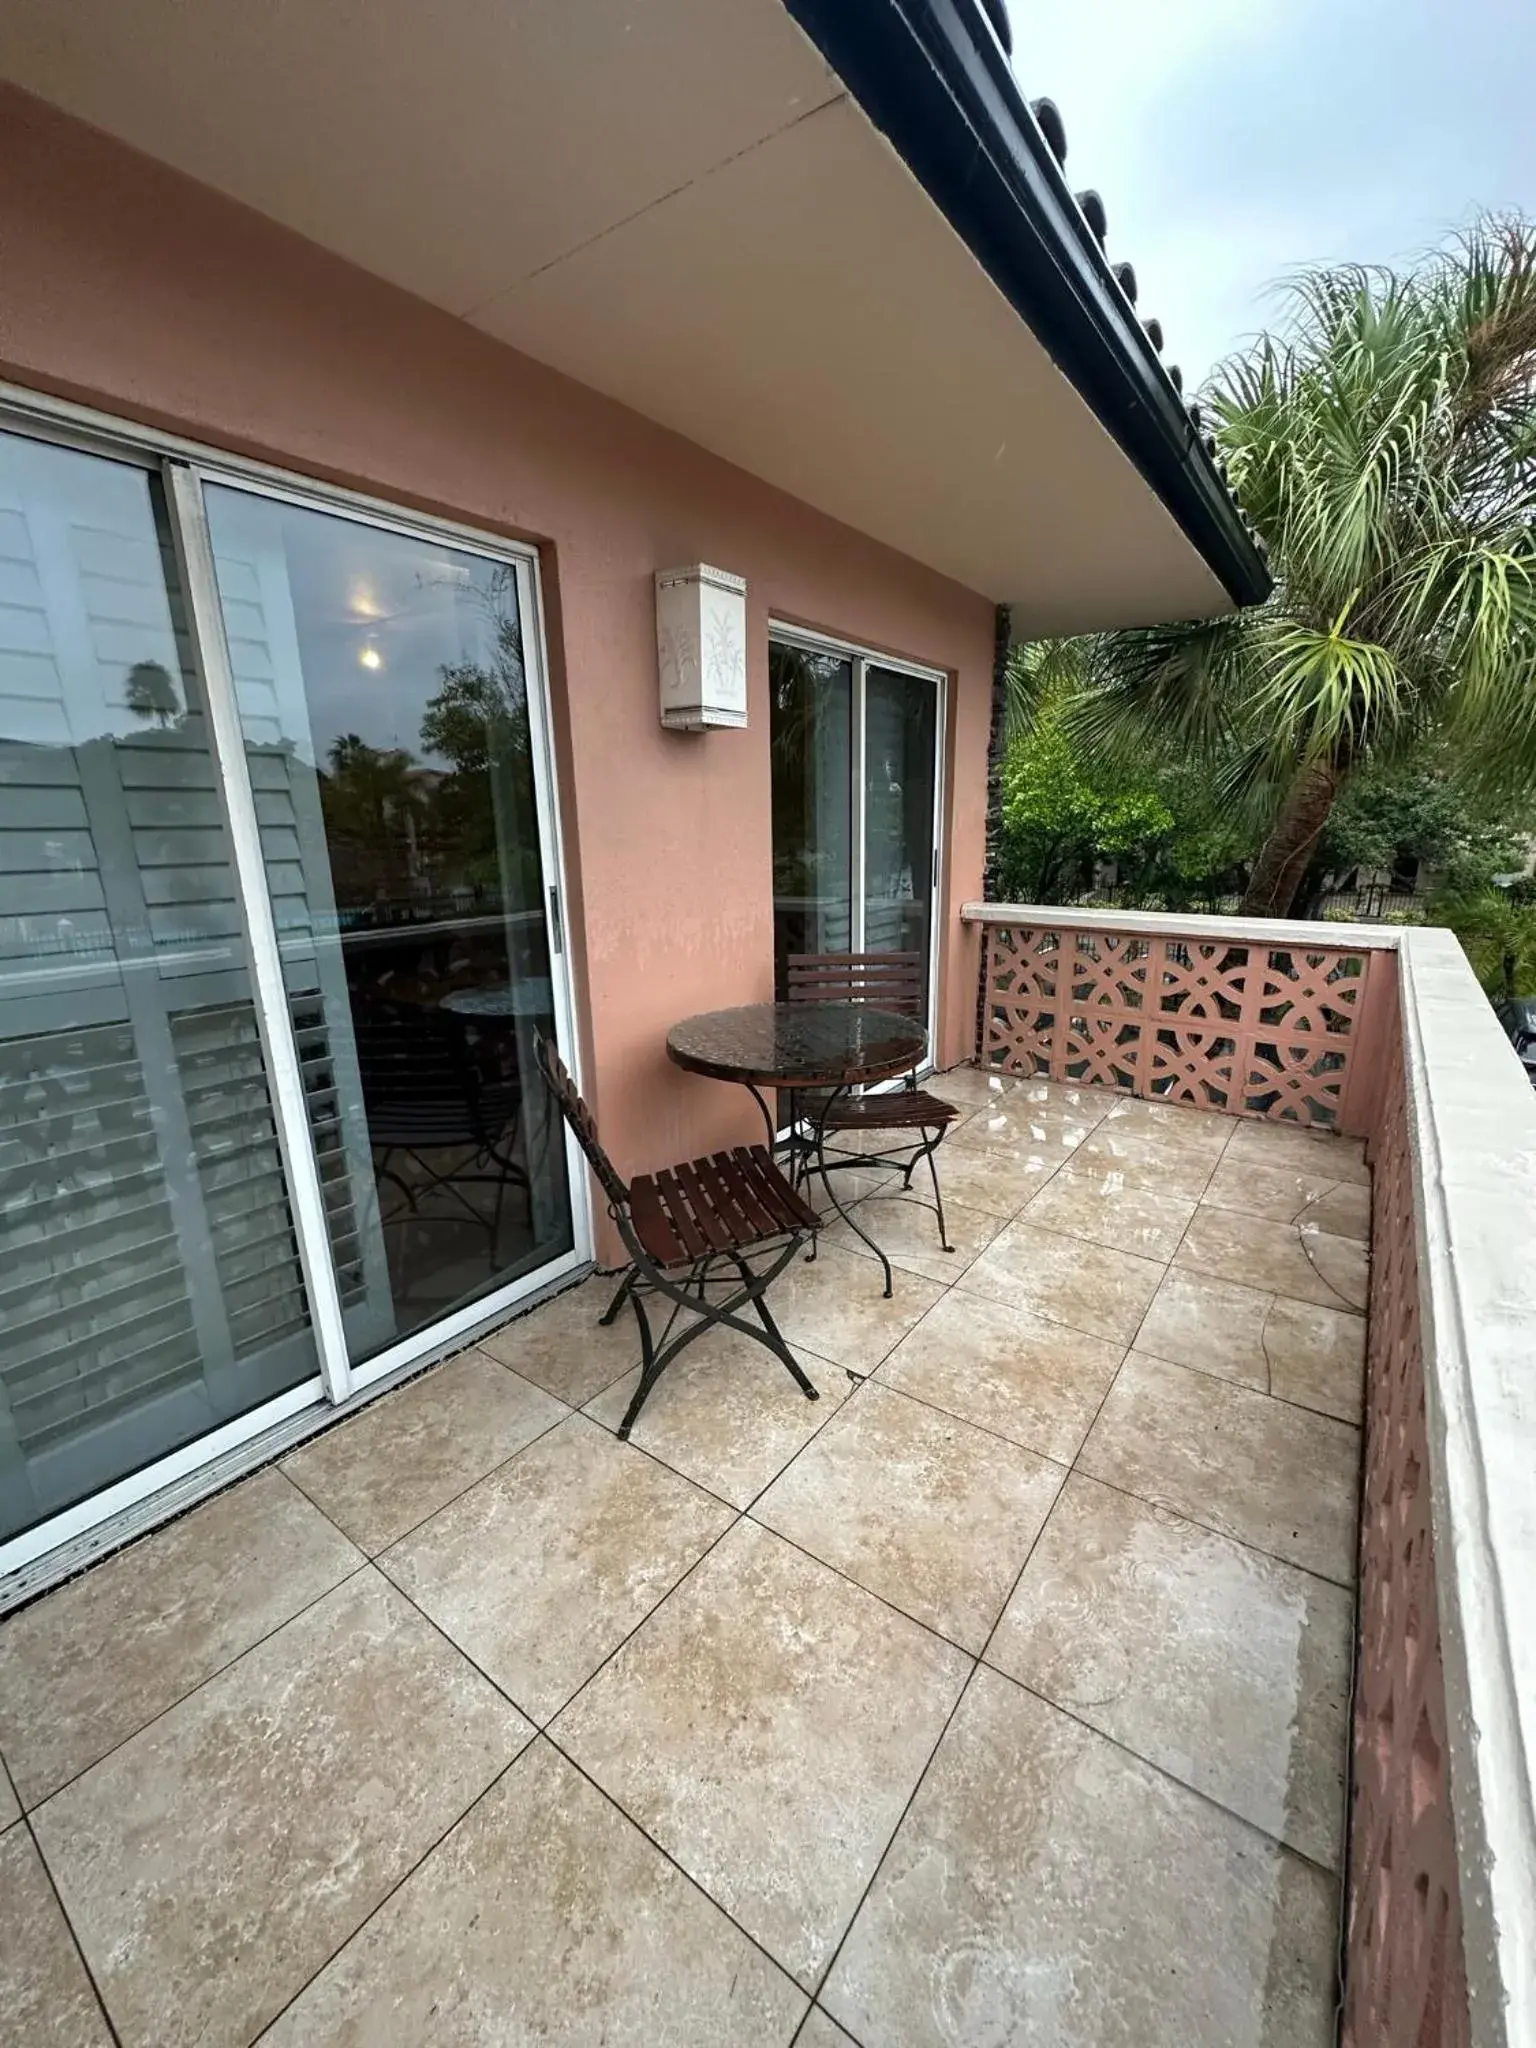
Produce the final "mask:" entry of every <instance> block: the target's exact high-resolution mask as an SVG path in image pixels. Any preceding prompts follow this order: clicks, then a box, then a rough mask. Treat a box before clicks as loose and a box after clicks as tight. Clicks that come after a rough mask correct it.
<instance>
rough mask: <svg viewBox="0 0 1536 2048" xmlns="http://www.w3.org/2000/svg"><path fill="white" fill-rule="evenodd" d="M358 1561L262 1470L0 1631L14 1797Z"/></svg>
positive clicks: (144, 1715)
mask: <svg viewBox="0 0 1536 2048" xmlns="http://www.w3.org/2000/svg"><path fill="white" fill-rule="evenodd" d="M362 1561H363V1560H362V1556H361V1554H360V1553H359V1552H358V1551H357V1550H356V1549H354V1547H353V1546H352V1544H350V1543H349V1542H348V1541H347V1539H346V1538H345V1537H344V1536H343V1535H342V1534H341V1532H340V1530H339V1529H337V1528H335V1527H334V1526H333V1525H332V1524H331V1523H330V1522H329V1521H327V1520H326V1518H325V1516H324V1515H322V1514H321V1513H320V1511H319V1509H318V1508H316V1507H313V1506H312V1505H311V1504H310V1502H309V1501H307V1500H306V1499H305V1498H304V1496H303V1494H302V1493H300V1492H299V1491H298V1489H297V1487H294V1486H290V1485H289V1483H288V1481H287V1480H286V1479H285V1478H284V1477H283V1476H282V1474H281V1473H280V1472H275V1471H266V1472H258V1473H257V1474H256V1476H255V1477H254V1478H252V1479H247V1480H244V1481H242V1483H241V1484H240V1485H239V1486H235V1487H232V1488H231V1489H230V1491H229V1492H228V1493H222V1494H220V1495H218V1497H217V1498H216V1499H214V1500H211V1501H208V1502H207V1503H206V1504H205V1505H204V1506H202V1507H200V1508H197V1509H196V1510H195V1511H194V1512H193V1513H192V1514H190V1515H184V1516H183V1517H182V1518H181V1520H180V1521H177V1522H172V1523H171V1524H170V1525H169V1526H168V1527H167V1528H164V1529H161V1530H158V1531H157V1532H156V1533H155V1534H154V1535H153V1536H148V1537H146V1538H145V1539H144V1541H143V1542H142V1543H136V1544H134V1545H133V1547H132V1548H131V1549H129V1550H124V1551H120V1552H119V1553H118V1555H117V1556H116V1557H112V1558H108V1559H107V1560H106V1561H105V1562H104V1563H102V1564H99V1565H97V1566H96V1568H95V1569H94V1570H93V1571H89V1572H87V1573H86V1574H85V1575H84V1576H83V1577H82V1578H78V1579H75V1580H72V1581H71V1583H70V1584H68V1585H66V1586H61V1587H60V1588H59V1590H58V1592H56V1593H50V1594H49V1596H48V1598H47V1599H46V1600H40V1601H38V1602H37V1604H36V1605H35V1606H32V1607H26V1608H23V1609H22V1611H21V1613H20V1614H17V1615H13V1616H12V1617H11V1619H10V1620H9V1621H7V1622H5V1623H3V1624H0V1755H3V1756H4V1758H5V1760H6V1763H7V1764H8V1765H9V1766H10V1770H11V1775H12V1776H13V1777H14V1779H15V1780H16V1789H17V1791H18V1792H19V1793H20V1794H21V1797H22V1800H23V1801H24V1803H25V1804H26V1805H28V1806H35V1805H36V1804H37V1803H38V1801H39V1800H41V1799H45V1798H46V1797H47V1796H48V1794H49V1793H50V1792H54V1791H57V1790H58V1788H59V1786H60V1785H62V1784H64V1783H66V1782H67V1781H68V1780H69V1779H70V1778H73V1777H74V1776H76V1774H77V1773H78V1772H80V1771H83V1770H84V1769H85V1768H86V1767H87V1766H88V1765H90V1764H93V1763H95V1761H96V1760H97V1758H98V1757H102V1756H105V1755H106V1753H107V1751H108V1750H109V1749H113V1748H115V1747H116V1745H117V1744H118V1743H119V1742H122V1741H125V1740H126V1738H127V1737H128V1736H130V1735H132V1734H133V1733H134V1731H135V1730H136V1729H139V1728H142V1727H143V1726H144V1724H145V1723H146V1722H147V1721H152V1720H153V1719H154V1717H155V1715H156V1714H159V1713H163V1712H164V1710H165V1709H166V1708H167V1707H169V1706H171V1705H173V1704H174V1702H175V1701H177V1700H179V1699H180V1698H181V1697H182V1695H183V1694H185V1693H188V1692H190V1691H191V1690H192V1688H193V1687H194V1686H196V1685H200V1684H201V1683H202V1681H203V1680H204V1679H205V1678H207V1677H209V1676H210V1675H211V1674H212V1673H213V1672H215V1671H217V1670H218V1669H219V1668H220V1667H221V1666H222V1665H225V1664H227V1663H229V1661H230V1660H231V1658H233V1657H238V1656H239V1655H240V1653H241V1651H242V1650H247V1649H249V1648H250V1646H251V1644H252V1643H255V1642H259V1641H260V1640H261V1638H262V1637H263V1636H265V1635H269V1634H270V1633H271V1631H272V1630H273V1629H275V1628H277V1627H278V1626H279V1625H280V1624H281V1623H282V1622H284V1621H286V1620H287V1619H288V1618H289V1616H290V1615H292V1614H296V1613H297V1612H298V1610H299V1609H300V1608H301V1607H304V1606H307V1605H308V1603H309V1602H310V1601H311V1600H316V1599H318V1598H319V1596H320V1595H321V1594H322V1593H324V1592H326V1591H328V1590H329V1588H330V1587H332V1586H334V1585H336V1584H337V1583H338V1582H339V1581H340V1580H341V1579H344V1578H345V1577H346V1575H347V1574H348V1572H351V1571H355V1570H356V1569H357V1568H358V1566H359V1565H361V1563H362Z"/></svg>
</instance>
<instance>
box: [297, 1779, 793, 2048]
mask: <svg viewBox="0 0 1536 2048" xmlns="http://www.w3.org/2000/svg"><path fill="white" fill-rule="evenodd" d="M804 2009H805V1994H804V1993H803V1992H802V1991H800V1990H799V1989H798V1988H797V1987H796V1986H795V1985H794V1984H793V1983H792V1982H791V1981H790V1979H789V1978H788V1977H787V1976H785V1975H784V1974H783V1972H782V1971H780V1970H778V1969H777V1968H775V1966H774V1965H773V1964H772V1963H771V1962H769V1960H768V1959H767V1957H766V1956H764V1955H763V1954H762V1952H761V1951H760V1950H759V1949H756V1948H754V1947H753V1946H752V1944H751V1942H749V1941H748V1940H747V1938H746V1936H745V1935H744V1934H742V1933H741V1932H740V1931H739V1930H738V1929H737V1928H735V1927H733V1926H732V1925H731V1923H730V1921H729V1920H727V1919H726V1917H725V1915H724V1914H723V1913H722V1912H721V1911H720V1909H719V1908H718V1907H717V1906H715V1905H713V1904H712V1903H711V1902H710V1901H709V1900H708V1899H707V1898H706V1897H705V1896H704V1894H703V1893H702V1892H700V1891H698V1890H697V1889H696V1888H695V1887H694V1886H693V1885H691V1884H690V1883H689V1882H688V1880H687V1879H686V1878H685V1877H683V1876H682V1875H681V1874H680V1873H679V1872H678V1871H677V1870H675V1869H674V1868H673V1866H672V1865H671V1864H670V1863H668V1861H667V1859H666V1858H665V1857H664V1856H663V1855H662V1854H661V1852H660V1850H659V1849H657V1848H655V1847H654V1846H653V1845H652V1844H651V1843H650V1842H648V1841H647V1840H646V1839H645V1837H644V1835H642V1834H641V1832H640V1830H639V1829H638V1828H637V1827H635V1826H634V1824H633V1823H632V1822H631V1821H628V1820H626V1819H625V1817H624V1816H623V1814H621V1813H620V1812H619V1810H618V1809H617V1807H615V1806H613V1805H611V1804H610V1803H609V1802H608V1800H606V1799H605V1798H604V1797H603V1795H602V1794H601V1793H600V1792H599V1791H597V1790H596V1788H595V1787H594V1786H592V1785H590V1784H588V1783H587V1781H586V1779H585V1778H583V1777H582V1775H581V1773H580V1772H579V1771H576V1770H573V1769H572V1767H571V1765H570V1764H568V1763H567V1762H566V1761H565V1759H564V1758H563V1757H561V1756H559V1755H558V1754H557V1753H556V1752H555V1751H554V1750H553V1749H552V1748H551V1747H550V1745H549V1744H548V1743H547V1742H544V1741H542V1740H541V1741H537V1742H535V1743H534V1744H532V1745H531V1747H530V1748H529V1749H528V1750H527V1751H525V1753H524V1754H523V1755H522V1756H521V1757H519V1758H518V1760H517V1762H516V1763H515V1764H514V1765H513V1766H512V1768H511V1770H510V1771H508V1772H507V1774H506V1775H505V1777H503V1778H501V1779H500V1780H499V1781H498V1782H497V1783H496V1784H495V1785H493V1786H492V1787H491V1789H490V1791H489V1792H487V1793H486V1795H485V1797H484V1798H483V1799H482V1800H481V1801H480V1803H479V1804H478V1805H477V1806H476V1807H475V1808H474V1810H473V1812H471V1813H470V1814H468V1815H467V1816H466V1817H465V1819H464V1820H462V1821H461V1822H460V1823H459V1825H458V1826H457V1827H456V1828H455V1829H454V1830H453V1832H452V1834H450V1835H449V1836H448V1837H447V1839H446V1840H445V1841H443V1842H441V1843H440V1844H439V1845H438V1847H437V1848H435V1849H434V1850H433V1851H432V1853H431V1855H430V1856H428V1857H427V1859H426V1861H425V1862H424V1863H423V1864H422V1865H421V1867H420V1868H419V1869H418V1870H415V1871H413V1872H412V1873H411V1875H410V1877H408V1878H407V1880H406V1881H405V1883H404V1884H403V1885H402V1886H401V1887H400V1889H399V1891H398V1892H396V1893H395V1895H394V1897H393V1898H392V1899H390V1900H389V1901H388V1902H387V1903H386V1904H385V1905H384V1906H383V1907H382V1908H381V1910H380V1911H379V1912H378V1913H377V1914H376V1915H375V1917H374V1918H373V1919H372V1920H371V1921H369V1923H368V1925H367V1926H366V1927H365V1928H364V1929H363V1930H362V1932H361V1933H359V1934H357V1935H355V1936H354V1937H353V1938H352V1940H351V1941H350V1942H349V1943H348V1944H347V1946H346V1947H345V1948H344V1949H343V1950H342V1951H341V1954H340V1955H339V1956H337V1957H336V1959H335V1961H334V1962H332V1963H330V1964H329V1965H328V1966H327V1967H326V1968H325V1969H324V1970H322V1971H321V1973H320V1975H319V1976H318V1977H317V1978H316V1979H315V1981H314V1982H313V1983H312V1984H311V1985H310V1986H309V1987H308V1989H307V1990H306V1991H304V1992H303V1993H302V1994H301V1995H300V1996H299V1998H298V1999H297V2000H296V2001H295V2003H294V2004H293V2005H292V2006H291V2007H290V2008H289V2010H288V2011H287V2012H286V2013H284V2015H283V2017H282V2018H281V2019H280V2020H279V2021H278V2023H277V2025H276V2026H275V2027H274V2028H273V2029H272V2030H271V2032H270V2033H268V2034H265V2035H263V2037H262V2041H263V2048H421V2044H423V2043H427V2042H432V2043H442V2044H447V2043H449V2042H452V2043H456V2044H461V2048H492V2044H501V2043H507V2044H509V2048H510V2044H512V2043H522V2042H528V2043H532V2042H535V2041H546V2042H556V2041H559V2042H572V2043H576V2042H580V2043H588V2044H591V2048H598V2044H599V2043H612V2044H614V2048H622V2044H626V2043H630V2042H633V2043H637V2044H638V2043H650V2042H655V2043H663V2042H665V2043H670V2044H676V2048H723V2044H725V2043H730V2044H731V2048H782V2044H783V2043H785V2042H787V2041H788V2040H789V2039H790V2037H791V2035H792V2034H793V2032H794V2029H795V2023H796V2021H797V2020H798V2019H799V2017H800V2014H801V2013H802V2012H803V2011H804ZM804 2038H805V2037H804V2035H803V2034H802V2036H801V2039H802V2040H803V2039H804Z"/></svg>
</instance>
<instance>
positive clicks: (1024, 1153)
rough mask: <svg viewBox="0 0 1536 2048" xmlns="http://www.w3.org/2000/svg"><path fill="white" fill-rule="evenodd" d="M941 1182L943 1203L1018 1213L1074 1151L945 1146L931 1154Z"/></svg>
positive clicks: (991, 1212)
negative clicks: (936, 1165)
mask: <svg viewBox="0 0 1536 2048" xmlns="http://www.w3.org/2000/svg"><path fill="white" fill-rule="evenodd" d="M935 1157H936V1160H937V1164H938V1169H939V1185H940V1187H942V1188H943V1190H944V1200H945V1203H946V1205H947V1204H948V1203H950V1202H958V1203H962V1204H964V1206H965V1207H966V1208H968V1209H980V1210H982V1211H983V1212H984V1213H985V1214H986V1215H988V1216H999V1217H1005V1218H1006V1217H1009V1216H1013V1215H1016V1214H1017V1212H1018V1211H1019V1210H1020V1209H1022V1208H1023V1206H1024V1204H1025V1203H1026V1202H1027V1201H1028V1200H1029V1199H1030V1197H1031V1195H1035V1194H1038V1193H1039V1191H1040V1189H1041V1188H1043V1187H1044V1185H1045V1183H1046V1182H1047V1181H1048V1180H1049V1179H1050V1177H1051V1175H1052V1174H1053V1173H1054V1172H1055V1171H1056V1170H1057V1168H1058V1167H1059V1166H1061V1165H1062V1163H1063V1162H1064V1161H1065V1160H1067V1159H1072V1158H1075V1157H1076V1153H1075V1152H1073V1151H1071V1150H1070V1149H1067V1148H1065V1147H1062V1146H1049V1145H1033V1144H1032V1145H1020V1146H1019V1147H1018V1148H1017V1149H1013V1150H1010V1149H1006V1148H1004V1147H1003V1146H1000V1145H971V1146H966V1145H951V1144H947V1143H946V1144H943V1145H941V1146H940V1147H939V1150H938V1152H937V1154H936V1155H935Z"/></svg>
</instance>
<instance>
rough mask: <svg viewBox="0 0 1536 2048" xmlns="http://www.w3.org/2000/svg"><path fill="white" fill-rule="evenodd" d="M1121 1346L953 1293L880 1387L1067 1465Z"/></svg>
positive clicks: (891, 1364) (906, 1342)
mask: <svg viewBox="0 0 1536 2048" xmlns="http://www.w3.org/2000/svg"><path fill="white" fill-rule="evenodd" d="M1124 1355H1125V1346H1124V1345H1123V1344H1115V1343H1110V1342H1108V1341H1106V1340H1105V1339H1104V1338H1102V1337H1090V1336H1087V1335H1085V1334H1084V1333H1083V1332H1082V1331H1081V1330H1071V1329H1068V1328H1067V1326H1066V1325H1065V1324H1064V1323H1053V1322H1050V1321H1048V1320H1047V1318H1046V1317H1044V1316H1037V1315H1033V1314H1031V1313H1030V1311H1029V1310H1028V1309H1020V1308H1009V1307H1008V1306H1007V1305H1006V1304H1005V1303H1003V1302H997V1301H988V1300H987V1299H986V1298H985V1297H984V1296H982V1295H979V1294H970V1293H967V1292H965V1291H964V1290H963V1289H961V1288H958V1287H957V1288H955V1289H954V1290H953V1292H951V1293H950V1294H947V1295H946V1296H945V1297H944V1299H943V1300H942V1301H941V1302H939V1303H938V1304H937V1305H936V1306H935V1307H934V1308H932V1309H930V1310H929V1312H928V1314H927V1315H926V1316H924V1318H923V1320H922V1321H921V1322H920V1323H919V1324H918V1326H917V1328H916V1329H915V1330H914V1331H913V1332H912V1334H911V1335H910V1336H909V1337H904V1338H903V1339H902V1341H901V1343H900V1344H898V1345H897V1347H896V1349H895V1350H894V1351H893V1352H892V1353H891V1355H890V1357H889V1358H888V1359H887V1360H886V1361H885V1363H884V1365H882V1366H881V1368H880V1372H879V1379H880V1383H881V1385H882V1386H888V1387H896V1388H899V1389H900V1390H901V1392H903V1393H906V1394H912V1395H914V1396H915V1397H916V1398H917V1399H919V1400H922V1401H931V1402H932V1403H933V1404H934V1406H935V1407H937V1408H943V1409H945V1410H947V1411H948V1413H949V1414H951V1415H958V1416H960V1417H961V1419H962V1420H963V1421H966V1422H974V1423H977V1424H979V1426H980V1427H981V1428H983V1429H992V1430H996V1431H997V1433H998V1435H999V1436H1005V1437H1009V1438H1011V1439H1012V1441H1013V1442H1014V1443H1018V1444H1023V1445H1024V1446H1025V1447H1026V1448H1027V1449H1029V1450H1032V1451H1038V1452H1039V1453H1040V1454H1041V1456H1042V1457H1046V1458H1054V1459H1055V1460H1056V1462H1057V1463H1058V1464H1070V1463H1071V1462H1072V1460H1073V1458H1075V1457H1076V1455H1077V1452H1078V1448H1079V1446H1080V1445H1081V1443H1082V1441H1083V1438H1084V1437H1085V1436H1086V1435H1087V1433H1088V1425H1089V1423H1091V1422H1092V1420H1093V1418H1094V1416H1095V1415H1096V1414H1097V1413H1098V1410H1099V1403H1100V1402H1101V1401H1102V1400H1103V1398H1104V1396H1105V1395H1106V1394H1107V1393H1108V1392H1109V1386H1110V1382H1111V1380H1113V1378H1114V1376H1115V1373H1116V1371H1117V1369H1118V1367H1119V1364H1120V1360H1121V1359H1122V1358H1123V1357H1124Z"/></svg>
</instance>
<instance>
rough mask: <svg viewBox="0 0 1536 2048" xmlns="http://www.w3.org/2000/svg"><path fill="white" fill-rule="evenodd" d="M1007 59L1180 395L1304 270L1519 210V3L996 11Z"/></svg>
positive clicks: (1523, 193)
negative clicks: (1105, 233) (1159, 345)
mask: <svg viewBox="0 0 1536 2048" xmlns="http://www.w3.org/2000/svg"><path fill="white" fill-rule="evenodd" d="M1009 12H1010V15H1011V17H1012V21H1013V64H1014V70H1015V72H1016V73H1017V75H1018V78H1019V82H1020V84H1021V85H1022V87H1023V89H1024V91H1025V93H1026V94H1027V95H1028V96H1029V97H1030V98H1031V99H1035V98H1038V97H1039V96H1040V95H1041V94H1045V95H1046V96H1048V97H1049V98H1051V99H1053V100H1055V102H1056V104H1057V106H1058V107H1059V108H1060V109H1061V113H1062V118H1063V120H1064V121H1065V123H1066V130H1067V163H1066V172H1067V176H1068V179H1069V180H1070V182H1071V184H1072V186H1073V188H1074V190H1076V189H1080V188H1081V187H1083V186H1085V185H1092V186H1095V187H1097V189H1098V190H1099V192H1100V193H1101V194H1102V195H1103V198H1104V203H1105V207H1106V209H1107V211H1108V215H1109V242H1108V249H1109V254H1110V256H1111V258H1112V259H1113V260H1114V261H1116V262H1119V261H1122V260H1124V259H1129V261H1130V262H1131V263H1132V264H1133V265H1134V266H1135V270H1136V275H1137V280H1138V284H1139V287H1140V296H1139V298H1138V300H1137V310H1138V312H1140V313H1141V314H1142V315H1143V316H1145V315H1147V314H1151V313H1155V314H1157V315H1158V316H1159V318H1160V319H1161V321H1162V324H1163V329H1164V333H1165V336H1166V346H1165V349H1164V359H1165V361H1169V362H1177V363H1180V364H1181V365H1182V366H1183V369H1184V373H1185V389H1186V390H1190V391H1192V390H1193V389H1194V388H1195V387H1196V386H1197V385H1198V384H1199V383H1200V382H1201V381H1202V380H1203V379H1204V377H1205V376H1206V374H1207V373H1208V372H1209V370H1210V369H1211V367H1212V365H1213V364H1214V363H1216V362H1217V361H1218V360H1219V359H1220V358H1221V357H1222V356H1223V355H1226V354H1228V353H1230V352H1231V351H1233V350H1234V349H1237V348H1239V347H1241V346H1242V344H1243V342H1244V340H1245V339H1246V337H1248V336H1249V335H1251V334H1253V333H1254V332H1255V331H1256V330H1258V329H1259V328H1261V327H1264V326H1267V325H1273V324H1275V322H1276V319H1277V317H1278V315H1279V314H1280V312H1281V310H1282V305H1281V301H1280V300H1278V299H1277V298H1276V297H1275V296H1274V294H1273V292H1272V291H1271V290H1270V287H1271V286H1272V284H1273V282H1274V281H1275V280H1276V279H1278V278H1282V277H1283V276H1284V275H1285V274H1286V273H1287V272H1290V271H1294V270H1295V269H1296V268H1297V267H1298V266H1300V265H1302V264H1307V263H1316V262H1342V261H1350V262H1353V261H1361V262H1372V263H1391V262H1401V261H1403V260H1404V259H1408V258H1412V257H1413V256H1414V255H1415V254H1417V253H1418V252H1420V251H1421V250H1423V249H1424V248H1425V247H1427V246H1428V245H1430V244H1431V243H1433V242H1435V241H1437V240H1439V239H1440V238H1441V237H1442V236H1444V235H1446V234H1448V233H1451V232H1453V231H1454V230H1455V229H1456V228H1457V227H1458V226H1459V225H1461V224H1462V223H1463V222H1465V221H1466V220H1467V219H1468V217H1469V216H1470V215H1471V214H1472V213H1474V212H1475V211H1476V210H1477V209H1479V208H1482V207H1491V208H1499V209H1508V208H1512V207H1518V208H1521V209H1523V210H1524V211H1526V212H1528V213H1530V214H1532V215H1533V216H1536V0H1009Z"/></svg>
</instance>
